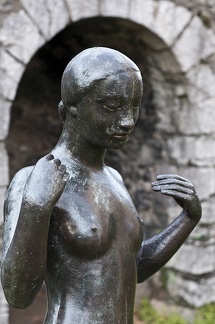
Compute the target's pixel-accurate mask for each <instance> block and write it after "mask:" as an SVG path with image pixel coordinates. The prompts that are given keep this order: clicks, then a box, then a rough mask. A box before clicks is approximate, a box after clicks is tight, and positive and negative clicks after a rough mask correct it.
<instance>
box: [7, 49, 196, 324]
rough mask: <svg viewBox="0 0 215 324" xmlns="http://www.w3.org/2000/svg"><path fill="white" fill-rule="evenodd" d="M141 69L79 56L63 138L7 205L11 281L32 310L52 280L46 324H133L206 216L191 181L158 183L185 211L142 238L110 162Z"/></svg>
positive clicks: (20, 302)
mask: <svg viewBox="0 0 215 324" xmlns="http://www.w3.org/2000/svg"><path fill="white" fill-rule="evenodd" d="M142 92H143V87H142V78H141V74H140V71H139V69H138V67H137V66H136V65H135V64H134V63H133V62H132V61H131V60H130V59H129V58H127V57H126V56H124V55H123V54H121V53H120V52H118V51H115V50H112V49H108V48H102V47H101V48H99V47H97V48H91V49H87V50H85V51H83V52H81V53H80V54H79V55H77V56H76V57H75V58H74V59H73V60H72V61H71V62H70V63H69V64H68V66H67V67H66V69H65V72H64V74H63V78H62V101H61V102H60V104H59V113H60V116H61V118H62V120H63V131H62V135H61V137H60V139H59V141H58V143H57V145H56V146H55V148H54V149H53V150H52V151H51V152H50V154H48V155H47V156H44V157H42V158H41V159H40V160H39V161H38V162H37V164H36V165H35V166H31V167H27V168H24V169H22V170H20V171H19V172H18V173H17V174H16V175H15V177H14V179H13V180H12V182H11V185H10V187H9V189H8V191H7V195H6V201H5V225H4V251H3V262H2V284H3V288H4V292H5V296H6V298H7V300H8V302H9V303H10V304H11V305H12V306H14V307H18V308H25V307H28V305H30V304H31V303H32V301H33V300H34V298H35V296H36V295H37V293H38V291H39V289H40V287H41V285H42V282H43V281H44V280H45V282H46V287H47V292H48V310H47V315H46V319H45V323H46V324H54V323H60V324H77V323H92V324H113V323H115V324H117V323H118V324H125V323H127V324H132V323H133V308H134V297H135V287H136V283H137V282H143V281H144V280H146V279H147V278H149V277H150V276H151V275H153V274H154V273H155V272H156V271H158V270H159V269H160V268H161V267H162V266H163V265H164V264H165V263H166V262H167V261H168V260H169V259H170V258H171V257H172V256H173V254H174V253H175V252H176V251H177V250H178V249H179V247H180V246H181V245H182V243H183V242H184V240H185V239H186V238H187V237H188V235H189V234H190V232H191V231H192V230H193V228H194V227H195V226H196V224H197V223H198V221H199V219H200V217H201V206H200V203H199V199H198V196H197V194H196V192H195V189H194V188H193V185H192V184H191V182H190V181H189V180H187V179H184V178H182V177H180V176H177V175H172V174H167V175H159V176H157V181H155V182H154V183H152V189H153V190H154V191H158V192H161V193H162V194H163V195H167V196H172V197H173V198H174V199H175V200H176V202H177V203H178V204H179V205H180V206H181V207H182V209H183V210H182V212H181V214H180V215H179V216H178V217H177V218H176V219H175V220H174V221H173V223H171V224H170V225H169V226H168V227H167V228H166V229H165V230H163V231H162V232H161V233H159V234H157V235H155V236H154V237H152V238H151V239H149V240H143V223H142V221H141V219H140V217H139V216H138V214H137V211H136V209H135V207H134V205H133V202H132V200H131V198H130V196H129V194H128V192H127V190H126V188H125V186H124V184H123V181H122V179H121V176H120V175H119V174H118V173H117V171H115V170H113V169H112V168H110V167H107V166H106V165H105V164H104V155H105V152H106V150H107V149H108V148H112V149H119V148H121V147H122V146H123V144H124V143H125V141H126V139H127V137H128V136H129V135H130V133H131V132H132V129H133V128H134V126H135V123H136V121H137V118H138V113H139V107H140V103H141V98H142Z"/></svg>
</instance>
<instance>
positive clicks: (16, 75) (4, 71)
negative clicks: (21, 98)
mask: <svg viewBox="0 0 215 324" xmlns="http://www.w3.org/2000/svg"><path fill="white" fill-rule="evenodd" d="M24 69H25V66H24V65H23V64H21V63H19V62H17V61H16V60H15V59H14V58H13V57H12V56H11V55H9V54H8V53H7V52H6V51H5V50H4V49H2V48H0V93H1V96H3V97H4V98H5V99H8V100H13V99H14V97H15V95H16V90H17V87H18V83H19V81H20V79H21V76H22V74H23V71H24ZM5 105H6V104H5V102H4V101H3V103H2V107H3V108H1V109H5V108H4V107H5ZM6 109H7V108H6Z"/></svg>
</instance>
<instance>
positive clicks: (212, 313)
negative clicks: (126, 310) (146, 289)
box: [137, 298, 215, 324]
mask: <svg viewBox="0 0 215 324" xmlns="http://www.w3.org/2000/svg"><path fill="white" fill-rule="evenodd" d="M137 315H138V316H139V318H140V319H141V320H143V321H144V323H145V324H188V322H187V321H186V320H185V319H183V318H182V317H181V316H180V315H179V314H177V313H170V314H168V315H167V314H160V313H158V312H157V311H156V310H155V309H154V308H153V307H152V306H151V304H150V302H149V300H148V299H146V298H144V299H143V300H142V302H141V304H140V306H139V308H138V311H137ZM214 323H215V304H210V305H205V306H203V307H201V308H199V309H198V310H197V311H196V315H195V317H194V321H193V324H214Z"/></svg>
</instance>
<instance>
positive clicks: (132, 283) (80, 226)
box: [45, 165, 143, 324]
mask: <svg viewBox="0 0 215 324" xmlns="http://www.w3.org/2000/svg"><path fill="white" fill-rule="evenodd" d="M68 171H69V173H70V180H69V182H68V183H67V185H66V188H65V190H64V192H63V194H62V195H61V197H60V199H59V201H58V203H57V204H56V206H55V207H54V209H53V213H52V217H51V222H50V234H49V245H48V268H47V284H48V286H49V299H50V307H49V308H50V310H49V312H48V316H47V320H46V322H45V323H58V321H59V323H61V324H63V323H65V324H69V323H71V324H73V323H78V322H80V320H81V319H83V323H93V324H97V323H100V324H102V323H106V324H108V323H120V324H122V323H123V324H124V323H129V324H131V323H133V303H134V294H135V287H136V255H137V252H138V250H139V248H140V244H141V242H142V238H143V225H142V223H141V221H140V219H139V218H138V215H137V212H136V210H135V207H134V205H133V203H132V201H131V198H130V196H129V194H128V192H127V190H126V189H125V187H124V185H123V183H122V181H121V179H120V177H119V175H118V174H117V173H116V171H113V170H112V169H110V168H107V167H104V169H103V170H101V171H100V172H98V171H97V172H93V171H92V170H91V171H87V170H85V169H83V168H79V167H77V166H76V165H73V166H71V168H70V170H68ZM58 306H59V309H58Z"/></svg>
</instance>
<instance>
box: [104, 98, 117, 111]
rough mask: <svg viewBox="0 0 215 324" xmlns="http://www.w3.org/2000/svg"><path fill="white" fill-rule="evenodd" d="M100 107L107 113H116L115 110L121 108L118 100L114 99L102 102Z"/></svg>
mask: <svg viewBox="0 0 215 324" xmlns="http://www.w3.org/2000/svg"><path fill="white" fill-rule="evenodd" d="M102 106H103V107H104V108H105V109H107V110H109V111H116V110H117V109H119V108H121V107H122V103H121V100H120V99H115V100H111V101H105V102H103V103H102Z"/></svg>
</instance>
